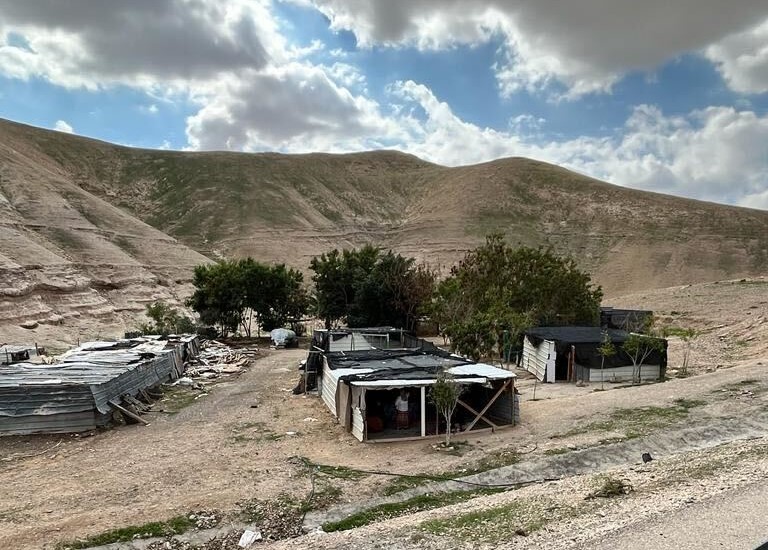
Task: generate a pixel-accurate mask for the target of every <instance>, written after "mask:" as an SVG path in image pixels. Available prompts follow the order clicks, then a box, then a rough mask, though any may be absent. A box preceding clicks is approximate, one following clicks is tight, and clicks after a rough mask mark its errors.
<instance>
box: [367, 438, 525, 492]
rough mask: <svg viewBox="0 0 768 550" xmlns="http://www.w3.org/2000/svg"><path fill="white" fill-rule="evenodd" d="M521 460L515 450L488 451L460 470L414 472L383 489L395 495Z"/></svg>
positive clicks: (396, 478)
mask: <svg viewBox="0 0 768 550" xmlns="http://www.w3.org/2000/svg"><path fill="white" fill-rule="evenodd" d="M518 462H520V455H519V454H518V453H517V452H515V451H510V450H505V449H502V450H498V451H493V452H490V453H487V454H486V455H485V456H484V457H483V458H482V459H480V460H479V461H478V462H477V463H475V464H473V465H470V466H467V467H466V468H462V469H459V470H448V471H444V472H439V473H434V474H414V475H409V476H397V477H394V478H393V479H391V480H390V481H389V483H387V484H386V485H385V486H384V488H383V489H382V493H383V494H384V495H394V494H395V493H400V492H402V491H407V490H408V489H412V488H414V487H419V486H421V485H425V484H427V483H430V482H433V481H447V480H449V479H459V478H462V477H466V476H471V475H475V474H479V473H482V472H487V471H488V470H495V469H496V468H503V467H504V466H510V465H512V464H517V463H518Z"/></svg>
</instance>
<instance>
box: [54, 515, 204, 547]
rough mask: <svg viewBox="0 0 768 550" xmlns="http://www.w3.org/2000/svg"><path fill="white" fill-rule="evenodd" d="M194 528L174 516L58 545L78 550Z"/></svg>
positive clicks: (171, 533)
mask: <svg viewBox="0 0 768 550" xmlns="http://www.w3.org/2000/svg"><path fill="white" fill-rule="evenodd" d="M193 526H194V523H193V522H192V521H191V520H190V519H189V518H188V517H187V516H176V517H174V518H171V519H169V520H168V521H153V522H150V523H145V524H144V525H134V526H129V527H122V528H120V529H113V530H111V531H107V532H105V533H101V534H100V535H94V536H92V537H88V538H85V539H79V540H77V541H71V542H64V543H60V544H59V545H58V548H59V549H60V550H70V549H72V550H75V549H79V548H91V547H93V546H103V545H105V544H113V543H116V542H129V541H131V540H134V539H148V538H153V537H167V536H170V535H180V534H182V533H185V532H186V531H188V530H189V529H191V528H192V527H193Z"/></svg>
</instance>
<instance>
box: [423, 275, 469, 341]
mask: <svg viewBox="0 0 768 550" xmlns="http://www.w3.org/2000/svg"><path fill="white" fill-rule="evenodd" d="M464 313H465V311H464V300H463V296H462V294H461V287H460V286H459V281H458V279H456V278H455V277H448V278H446V279H443V280H442V281H440V282H439V283H437V286H436V287H435V292H434V294H433V296H432V302H431V303H430V304H429V315H430V317H431V319H432V321H434V322H435V323H437V330H438V332H439V333H440V336H442V337H443V343H445V344H447V343H448V333H447V332H446V331H447V330H448V328H449V327H451V326H453V325H455V324H456V323H458V322H459V320H460V319H461V318H462V317H463V316H464Z"/></svg>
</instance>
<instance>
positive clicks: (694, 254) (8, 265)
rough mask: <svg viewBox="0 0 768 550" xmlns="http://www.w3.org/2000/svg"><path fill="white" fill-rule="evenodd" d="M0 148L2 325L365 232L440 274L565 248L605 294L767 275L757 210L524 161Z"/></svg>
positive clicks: (21, 133) (135, 297) (0, 131)
mask: <svg viewBox="0 0 768 550" xmlns="http://www.w3.org/2000/svg"><path fill="white" fill-rule="evenodd" d="M0 143H1V144H2V146H0V163H1V166H2V169H1V170H0V177H1V178H2V180H0V193H2V197H4V198H3V199H2V202H0V208H2V213H3V218H2V222H1V223H2V226H1V227H2V234H1V235H0V261H1V262H2V265H3V266H4V267H3V278H2V282H3V285H2V286H3V287H5V288H6V290H4V291H3V292H4V294H5V296H6V297H7V296H9V295H14V296H15V297H14V298H13V300H11V301H8V299H7V298H6V299H5V302H3V304H4V305H3V306H2V307H3V309H2V311H1V312H0V316H2V317H8V316H9V315H12V314H14V313H13V311H18V310H21V309H25V310H27V309H30V308H32V309H35V308H36V309H39V310H40V311H41V315H42V312H43V311H44V310H45V308H46V307H48V306H47V305H46V304H49V303H50V302H51V300H53V298H54V297H56V299H63V298H62V297H64V296H66V299H68V300H70V299H71V300H75V301H77V302H78V303H80V302H85V303H89V302H90V301H94V300H95V302H94V304H93V306H89V307H91V310H93V311H101V310H100V308H101V307H102V306H101V305H100V304H102V303H103V302H102V300H116V301H117V302H116V305H115V307H117V309H120V308H124V307H134V306H135V305H136V304H137V303H140V302H142V301H145V300H146V299H148V298H149V294H153V295H154V294H158V295H164V294H167V293H171V292H174V287H173V284H171V281H176V280H179V281H183V280H185V279H186V278H187V277H188V275H189V268H190V267H191V266H192V265H193V264H195V263H199V262H201V261H204V260H205V258H204V257H203V256H202V255H200V254H203V255H206V256H208V257H218V256H221V255H225V256H239V255H246V254H249V255H253V256H254V257H256V258H259V259H261V260H266V261H273V260H277V261H284V262H287V263H289V264H291V265H294V266H297V267H300V268H306V266H307V264H308V261H309V259H310V257H311V256H313V255H315V254H317V253H319V252H322V251H325V250H327V249H330V248H332V247H338V246H353V245H359V244H362V243H367V242H371V243H374V244H379V245H381V246H385V247H391V248H394V249H395V250H398V251H401V252H404V253H407V254H412V255H415V256H417V257H420V258H423V259H426V260H427V261H429V262H430V263H432V264H433V265H435V266H440V267H442V268H447V267H448V266H450V265H451V264H453V263H454V262H455V261H456V260H457V259H459V258H460V257H461V255H462V254H463V253H464V252H465V251H466V250H467V249H469V248H471V247H473V246H474V245H476V244H478V243H479V242H481V241H482V239H483V237H484V235H486V234H487V233H489V232H492V231H502V232H504V233H506V234H507V235H508V236H509V238H510V240H512V241H513V242H521V243H525V244H551V245H552V246H554V247H555V248H556V249H557V250H558V251H560V252H564V253H568V254H571V255H573V256H574V257H575V258H576V259H577V261H578V262H579V263H580V264H581V265H582V267H584V268H586V269H588V270H589V271H591V272H592V274H593V276H594V277H595V279H596V280H597V281H598V282H599V283H600V284H602V285H603V287H604V288H605V290H606V291H607V293H608V294H609V295H611V294H613V295H615V294H617V293H626V292H628V291H635V290H641V289H648V288H659V287H667V286H674V285H680V284H688V283H696V282H704V281H712V280H718V279H733V278H737V277H742V276H753V275H762V274H765V273H766V272H767V271H768V212H765V211H759V210H749V209H744V208H737V207H731V206H723V205H718V204H712V203H705V202H700V201H695V200H690V199H682V198H677V197H671V196H666V195H660V194H655V193H648V192H642V191H636V190H632V189H627V188H624V187H620V186H615V185H610V184H607V183H605V182H601V181H598V180H595V179H592V178H589V177H586V176H583V175H580V174H577V173H574V172H571V171H568V170H565V169H562V168H559V167H556V166H553V165H550V164H546V163H543V162H538V161H534V160H530V159H523V158H510V159H503V160H497V161H493V162H489V163H485V164H479V165H475V166H464V167H457V168H447V167H442V166H437V165H434V164H430V163H428V162H425V161H422V160H420V159H418V158H416V157H413V156H410V155H405V154H402V153H397V152H391V151H378V152H370V153H358V154H350V155H328V154H308V155H281V154H274V153H265V154H246V153H220V152H205V153H183V152H171V151H152V150H141V149H131V148H127V147H120V146H116V145H112V144H108V143H104V142H100V141H96V140H91V139H86V138H82V137H78V136H71V135H67V134H62V133H58V132H52V131H49V130H42V129H38V128H32V127H30V126H25V125H21V124H17V123H12V122H7V121H0ZM136 218H138V220H141V222H140V221H138V220H137V219H136ZM142 222H144V223H142ZM145 224H148V225H145ZM149 226H152V227H154V228H155V229H154V230H153V229H152V228H150V227H149ZM157 230H159V231H157ZM161 232H162V233H161ZM166 235H170V237H168V236H166ZM174 239H177V240H178V241H179V242H181V243H184V245H186V246H188V247H190V248H192V249H194V250H197V251H198V252H199V253H200V254H197V253H195V252H192V251H191V250H190V249H188V248H185V247H184V246H182V245H180V244H179V242H177V241H176V240H174ZM52 273H55V275H52ZM139 283H140V285H141V287H142V288H144V289H145V290H144V291H142V292H139V293H134V292H133V291H131V290H130V288H131V285H133V284H139ZM158 283H160V285H158ZM162 284H167V285H169V286H161V285H162ZM49 288H50V289H54V290H52V291H49V290H48V289H49ZM31 289H34V291H33V290H31ZM150 289H153V290H150ZM118 296H119V298H118ZM128 302H130V304H131V305H130V306H126V305H125V304H127V303H128ZM21 317H23V316H20V317H19V318H21Z"/></svg>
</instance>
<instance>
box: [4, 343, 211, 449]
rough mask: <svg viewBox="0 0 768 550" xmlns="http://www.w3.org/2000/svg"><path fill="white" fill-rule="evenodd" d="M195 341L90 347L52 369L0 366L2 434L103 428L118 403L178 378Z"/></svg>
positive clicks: (66, 355)
mask: <svg viewBox="0 0 768 550" xmlns="http://www.w3.org/2000/svg"><path fill="white" fill-rule="evenodd" d="M198 352H199V348H198V341H197V336H183V337H175V338H169V339H160V338H159V337H154V338H153V337H144V338H136V339H132V340H119V341H117V342H88V343H86V344H83V345H82V346H80V347H78V348H76V349H73V350H70V351H68V352H66V353H64V354H63V355H62V356H61V357H60V358H59V360H58V362H56V363H54V364H52V365H41V364H32V363H16V364H12V365H9V366H2V367H0V435H9V434H14V435H18V434H33V433H67V432H80V431H87V430H92V429H94V428H97V427H100V426H104V425H106V424H107V423H108V422H109V421H110V419H111V416H112V412H113V411H114V410H116V409H117V410H121V407H122V406H121V405H120V403H121V402H122V401H123V400H124V399H131V398H134V397H135V396H136V395H138V394H139V393H140V392H141V391H142V390H146V389H149V388H152V387H153V386H157V385H158V384H161V383H163V382H169V381H171V380H175V379H177V378H179V377H180V376H181V375H182V373H183V371H184V362H185V361H186V360H187V359H188V358H189V357H193V356H197V354H198Z"/></svg>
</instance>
